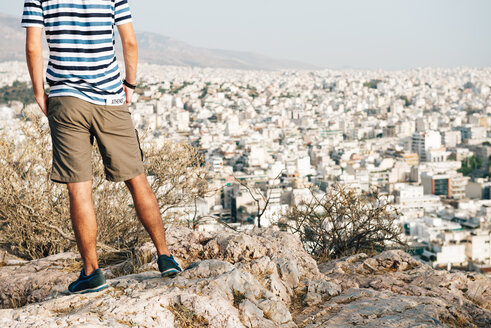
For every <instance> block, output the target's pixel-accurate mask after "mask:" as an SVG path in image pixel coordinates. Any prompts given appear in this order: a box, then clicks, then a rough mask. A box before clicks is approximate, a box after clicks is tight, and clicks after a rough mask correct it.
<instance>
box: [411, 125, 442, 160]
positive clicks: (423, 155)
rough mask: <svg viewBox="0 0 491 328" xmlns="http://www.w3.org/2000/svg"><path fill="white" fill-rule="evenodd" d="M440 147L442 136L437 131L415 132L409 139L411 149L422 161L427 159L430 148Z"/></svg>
mask: <svg viewBox="0 0 491 328" xmlns="http://www.w3.org/2000/svg"><path fill="white" fill-rule="evenodd" d="M440 148H442V136H441V135H440V132H438V131H431V130H430V131H426V132H415V133H413V136H412V139H411V151H412V152H413V153H417V154H418V155H419V159H420V161H422V162H426V161H428V160H429V155H428V151H429V150H430V149H440Z"/></svg>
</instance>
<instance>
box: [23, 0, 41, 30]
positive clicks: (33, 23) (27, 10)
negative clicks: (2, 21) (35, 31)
mask: <svg viewBox="0 0 491 328" xmlns="http://www.w3.org/2000/svg"><path fill="white" fill-rule="evenodd" d="M21 26H22V27H44V17H43V7H41V0H25V1H24V12H23V13H22V22H21Z"/></svg>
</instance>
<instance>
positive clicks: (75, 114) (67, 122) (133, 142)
mask: <svg viewBox="0 0 491 328" xmlns="http://www.w3.org/2000/svg"><path fill="white" fill-rule="evenodd" d="M48 120H49V127H50V129H51V140H52V143H53V167H52V171H51V180H52V181H54V182H59V183H68V182H83V181H89V180H92V142H93V140H94V138H95V139H96V140H97V144H98V146H99V151H100V153H101V156H102V160H103V162H104V169H105V173H106V179H107V180H109V181H125V180H129V179H131V178H134V177H136V176H138V175H140V174H141V173H143V172H144V167H143V152H142V150H141V147H140V142H139V140H138V133H137V131H136V130H135V128H134V126H133V121H132V120H131V113H130V112H129V111H128V106H127V105H122V106H105V105H95V104H92V103H89V102H86V101H84V100H82V99H79V98H76V97H52V98H49V100H48Z"/></svg>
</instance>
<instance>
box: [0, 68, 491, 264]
mask: <svg viewBox="0 0 491 328" xmlns="http://www.w3.org/2000/svg"><path fill="white" fill-rule="evenodd" d="M139 77H140V78H139V81H138V88H137V90H136V94H135V96H134V99H133V105H132V106H131V109H130V110H131V112H132V118H133V121H134V123H135V125H136V126H137V128H138V129H139V130H146V131H149V133H148V134H147V135H148V138H151V139H152V141H153V142H156V143H163V142H164V141H173V142H182V141H185V142H188V143H190V144H192V145H193V146H194V147H196V148H197V149H199V151H200V152H201V153H202V154H203V156H204V159H205V160H206V162H207V163H208V164H209V167H210V171H211V172H213V174H214V175H213V176H214V177H215V178H214V181H210V185H213V186H215V187H217V188H219V192H217V193H216V194H214V195H211V196H209V197H206V198H203V199H201V200H200V202H199V204H198V206H199V211H198V213H199V215H201V216H203V217H207V218H210V219H206V220H203V221H202V222H200V225H199V229H202V230H216V229H221V228H222V226H221V225H219V224H218V223H217V220H216V218H223V219H226V220H227V221H228V222H229V223H230V224H232V225H236V226H237V227H240V228H242V229H247V228H249V227H252V226H253V224H254V222H255V220H257V204H256V202H255V201H254V199H253V195H252V194H251V192H250V190H248V189H247V188H246V187H245V186H244V185H243V184H241V183H239V181H248V182H250V183H252V184H261V185H263V186H266V187H265V189H264V188H263V190H266V191H267V194H268V197H269V202H268V206H267V208H266V211H265V212H264V213H263V214H262V216H261V224H262V226H265V227H267V226H269V225H271V224H274V223H275V222H277V221H278V220H279V219H280V218H281V217H282V215H283V214H284V213H285V212H286V211H287V210H288V208H289V207H290V206H291V205H293V204H299V203H301V202H302V201H305V200H307V199H309V197H312V193H311V191H310V189H309V187H310V186H312V185H314V186H317V187H318V188H319V190H320V191H321V192H322V191H326V190H327V189H329V188H331V187H332V186H333V185H334V184H340V185H345V186H347V187H349V188H354V189H356V190H357V191H359V192H360V193H367V192H369V191H370V190H371V188H374V187H376V188H378V190H379V191H380V192H382V193H383V194H384V195H386V196H387V198H388V199H389V200H390V201H391V202H392V203H393V205H394V207H396V208H397V209H398V210H399V212H400V213H401V216H400V218H399V220H400V224H401V226H402V227H403V231H404V234H405V236H406V238H407V240H408V243H409V244H410V245H411V247H412V248H413V250H414V253H415V256H417V257H418V258H419V259H421V260H422V261H425V262H427V263H430V264H432V265H433V266H435V267H442V268H448V269H450V268H452V267H457V268H461V269H464V270H470V271H478V272H484V273H489V272H491V243H490V242H491V234H490V232H491V181H490V179H489V175H490V166H491V143H490V141H491V130H490V127H491V117H490V116H489V113H491V69H489V68H488V69H473V68H455V69H437V68H424V69H413V70H408V71H355V70H346V71H334V70H322V71H247V70H226V69H211V68H209V69H208V68H190V67H174V66H157V65H150V64H142V65H141V66H140V72H139ZM28 78H29V75H28V73H27V70H26V67H25V63H20V62H7V63H1V64H0V87H4V86H8V85H12V84H13V83H14V82H15V81H21V82H28V81H29V80H28ZM30 106H34V105H30ZM23 108H24V104H22V103H21V102H16V101H12V102H9V103H7V104H0V129H3V130H5V131H18V129H17V127H18V125H19V124H22V120H21V117H22V115H21V112H22V110H23ZM12 135H15V134H14V133H12ZM17 137H18V138H20V137H21V136H19V135H17ZM190 206H191V204H190ZM183 219H185V218H183Z"/></svg>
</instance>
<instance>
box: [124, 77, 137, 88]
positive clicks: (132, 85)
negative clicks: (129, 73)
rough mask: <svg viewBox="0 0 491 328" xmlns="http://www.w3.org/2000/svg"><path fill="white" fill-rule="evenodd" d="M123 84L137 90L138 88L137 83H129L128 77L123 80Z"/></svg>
mask: <svg viewBox="0 0 491 328" xmlns="http://www.w3.org/2000/svg"><path fill="white" fill-rule="evenodd" d="M123 84H124V85H126V86H127V87H128V88H130V89H131V90H135V89H136V85H134V84H131V83H129V82H128V81H126V79H124V80H123Z"/></svg>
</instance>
